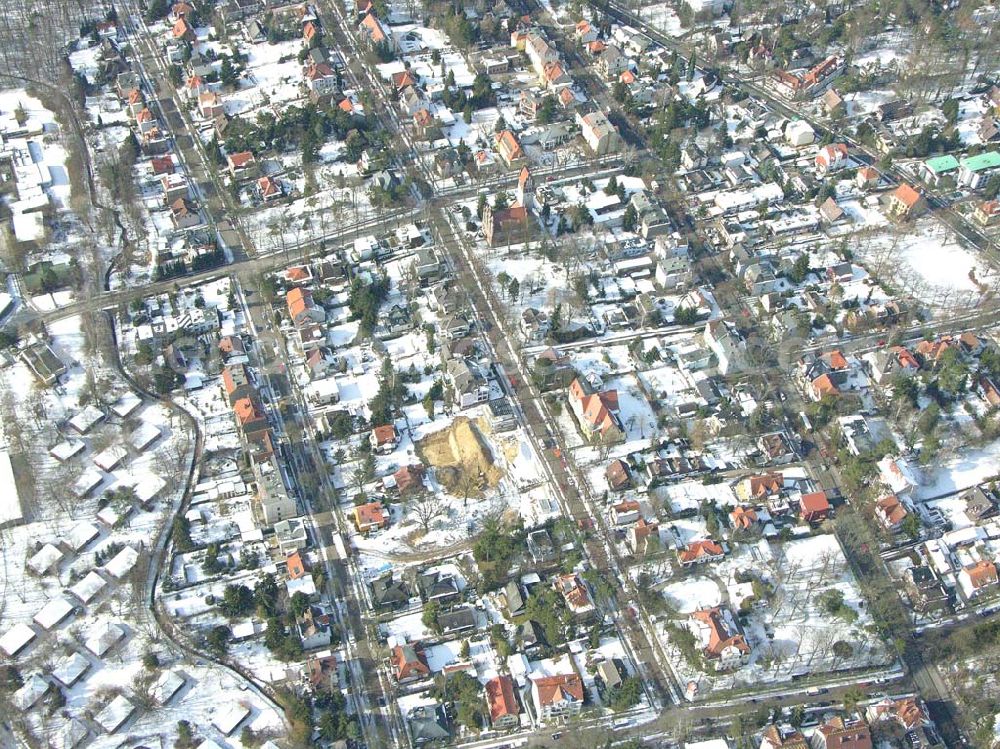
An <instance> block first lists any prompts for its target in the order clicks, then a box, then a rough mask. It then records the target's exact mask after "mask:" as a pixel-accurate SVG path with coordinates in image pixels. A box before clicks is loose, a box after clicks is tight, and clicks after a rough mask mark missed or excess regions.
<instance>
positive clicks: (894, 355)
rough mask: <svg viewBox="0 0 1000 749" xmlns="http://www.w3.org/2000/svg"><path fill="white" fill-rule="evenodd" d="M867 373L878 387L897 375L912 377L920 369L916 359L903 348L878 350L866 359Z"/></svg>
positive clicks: (889, 381)
mask: <svg viewBox="0 0 1000 749" xmlns="http://www.w3.org/2000/svg"><path fill="white" fill-rule="evenodd" d="M866 362H867V363H868V371H869V372H870V373H871V376H872V379H873V380H874V381H875V383H876V384H878V385H885V384H888V383H891V382H892V380H893V379H894V378H895V377H896V376H898V375H912V374H915V373H916V372H917V371H918V370H919V369H920V362H919V361H917V357H916V356H914V355H913V353H912V352H911V351H910V350H909V349H908V348H906V347H905V346H892V347H890V348H888V349H880V350H878V351H876V352H874V353H873V354H871V355H870V356H868V357H866Z"/></svg>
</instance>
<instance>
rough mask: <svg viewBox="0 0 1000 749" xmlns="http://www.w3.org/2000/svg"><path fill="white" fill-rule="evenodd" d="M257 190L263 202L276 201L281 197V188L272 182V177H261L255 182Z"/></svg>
mask: <svg viewBox="0 0 1000 749" xmlns="http://www.w3.org/2000/svg"><path fill="white" fill-rule="evenodd" d="M257 189H258V190H260V197H261V198H262V199H263V200H265V201H268V200H276V199H277V198H280V197H281V186H280V185H278V183H277V182H275V181H274V178H273V177H261V178H260V179H258V180H257Z"/></svg>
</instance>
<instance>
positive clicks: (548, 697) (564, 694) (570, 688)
mask: <svg viewBox="0 0 1000 749" xmlns="http://www.w3.org/2000/svg"><path fill="white" fill-rule="evenodd" d="M533 682H534V684H535V687H536V688H537V689H538V696H539V701H540V702H541V703H542V705H546V704H551V703H552V702H553V701H555V700H556V699H560V698H563V699H565V698H569V699H572V700H573V701H576V702H583V680H582V679H580V677H579V676H577V675H576V674H560V675H558V676H543V677H542V678H540V679H534V680H533Z"/></svg>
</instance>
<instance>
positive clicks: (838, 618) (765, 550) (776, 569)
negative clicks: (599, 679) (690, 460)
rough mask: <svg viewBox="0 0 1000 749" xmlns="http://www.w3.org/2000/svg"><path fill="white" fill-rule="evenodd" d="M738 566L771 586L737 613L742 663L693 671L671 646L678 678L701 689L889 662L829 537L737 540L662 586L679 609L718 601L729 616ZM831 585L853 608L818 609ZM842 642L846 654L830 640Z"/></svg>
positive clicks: (739, 593) (741, 592)
mask: <svg viewBox="0 0 1000 749" xmlns="http://www.w3.org/2000/svg"><path fill="white" fill-rule="evenodd" d="M737 572H744V573H745V572H753V573H755V574H758V575H760V576H762V577H763V578H764V580H766V581H767V582H768V583H770V584H771V585H773V586H774V589H775V592H774V594H773V596H772V597H771V598H770V600H769V601H768V602H767V603H765V604H763V605H761V606H755V607H752V608H751V609H750V611H749V612H748V613H747V614H746V615H741V616H740V619H741V621H742V625H743V631H744V633H745V636H746V638H747V641H748V643H749V644H750V646H751V648H752V652H751V655H750V660H749V663H748V664H747V665H745V666H743V667H741V668H739V669H737V670H735V671H731V672H719V673H715V672H710V673H700V672H697V671H695V670H694V669H692V667H691V666H690V665H689V664H688V663H687V662H686V661H685V660H684V659H683V658H682V657H681V656H680V653H677V652H676V651H675V652H674V656H673V657H672V659H671V663H672V665H673V667H674V668H675V670H676V672H677V673H678V674H679V676H680V677H681V679H682V681H684V682H685V683H686V682H687V681H694V682H696V683H697V685H698V691H699V694H700V695H705V694H708V693H711V692H713V691H719V690H726V689H732V688H739V687H744V686H749V685H754V684H756V685H760V684H766V683H778V682H784V681H788V680H790V679H791V678H792V677H793V676H796V675H804V674H815V673H828V672H832V671H836V670H842V669H849V668H865V667H875V666H884V665H886V664H888V663H891V662H892V656H891V654H890V651H889V649H888V648H887V646H886V645H885V644H884V643H882V642H880V641H878V640H877V639H875V638H873V636H872V635H871V632H870V630H869V627H868V625H870V624H871V618H870V616H869V614H868V612H867V607H866V606H865V603H864V600H863V598H862V596H861V593H860V591H859V589H858V586H857V583H856V582H855V580H854V577H853V575H852V574H851V572H850V569H849V567H848V564H847V560H846V559H845V558H844V554H843V551H842V550H841V548H840V545H839V544H838V543H837V540H836V538H835V537H834V536H832V535H817V536H812V537H808V538H804V539H799V540H795V541H789V542H787V543H784V544H782V545H779V546H773V547H772V546H770V545H769V544H768V543H767V542H765V541H760V542H758V543H756V544H750V545H744V546H739V547H738V548H737V549H736V550H735V551H734V552H733V553H731V554H730V555H729V556H727V557H726V558H725V559H724V560H723V561H722V562H719V563H717V564H715V565H712V566H711V567H710V568H708V569H707V570H706V571H704V572H702V573H701V574H699V575H698V576H695V577H690V578H685V579H683V580H680V581H677V582H673V583H669V584H668V585H667V586H666V587H665V588H664V589H663V592H664V594H665V595H666V597H667V600H668V602H669V603H671V604H672V605H673V606H674V607H675V608H676V609H677V611H678V612H680V613H688V612H690V611H693V610H696V609H697V608H699V607H700V606H711V605H717V604H722V605H723V606H728V607H729V608H730V610H732V611H733V612H734V615H735V613H736V611H737V609H738V604H739V602H740V601H742V600H743V598H745V597H746V596H748V595H750V594H751V591H750V587H751V586H750V585H749V584H748V583H737V582H736V580H735V575H736V573H737ZM706 575H708V576H706ZM709 576H710V577H709ZM717 581H721V582H722V583H724V588H723V587H721V586H720V584H719V582H717ZM834 590H835V591H838V592H839V593H840V594H841V595H842V596H843V605H844V609H843V610H844V612H853V613H844V614H833V613H829V612H828V611H827V610H826V609H825V608H824V607H823V605H822V599H821V597H822V596H823V595H824V594H826V593H827V591H834ZM683 622H684V620H683V619H682V620H678V622H677V623H678V624H681V625H682V626H683ZM841 641H842V642H844V643H847V645H849V646H850V648H851V655H850V656H843V655H837V654H834V652H833V644H834V643H835V642H841Z"/></svg>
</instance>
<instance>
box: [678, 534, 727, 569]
mask: <svg viewBox="0 0 1000 749" xmlns="http://www.w3.org/2000/svg"><path fill="white" fill-rule="evenodd" d="M723 556H725V551H724V550H723V549H722V546H721V545H720V544H718V543H716V542H715V541H713V540H712V539H710V538H706V539H702V540H700V541H692V542H691V543H689V544H688V545H687V546H685V547H684V548H683V549H681V550H680V551H678V552H677V561H678V562H680V564H681V567H687V566H689V565H692V564H702V563H704V562H710V561H712V560H713V559H720V558H722V557H723Z"/></svg>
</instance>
